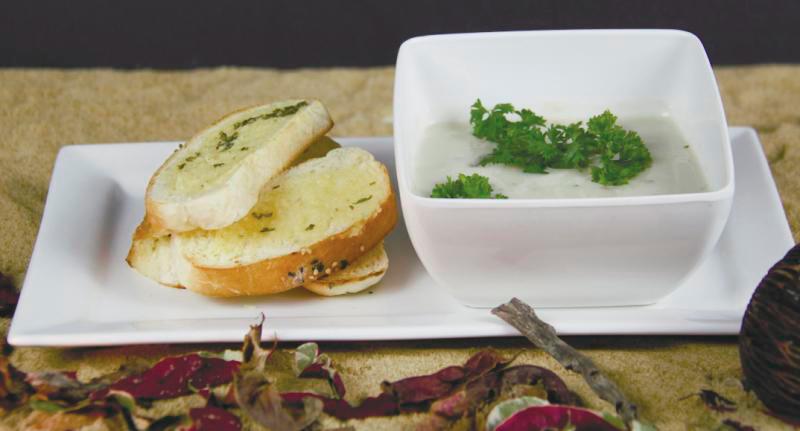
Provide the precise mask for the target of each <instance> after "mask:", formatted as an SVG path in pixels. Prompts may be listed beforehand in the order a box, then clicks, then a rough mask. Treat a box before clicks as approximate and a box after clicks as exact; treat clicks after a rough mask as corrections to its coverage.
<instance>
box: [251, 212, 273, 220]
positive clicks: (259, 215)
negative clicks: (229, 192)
mask: <svg viewBox="0 0 800 431" xmlns="http://www.w3.org/2000/svg"><path fill="white" fill-rule="evenodd" d="M251 214H252V216H253V217H255V218H256V220H261V219H262V218H265V217H272V213H271V212H269V213H257V212H254V213H251Z"/></svg>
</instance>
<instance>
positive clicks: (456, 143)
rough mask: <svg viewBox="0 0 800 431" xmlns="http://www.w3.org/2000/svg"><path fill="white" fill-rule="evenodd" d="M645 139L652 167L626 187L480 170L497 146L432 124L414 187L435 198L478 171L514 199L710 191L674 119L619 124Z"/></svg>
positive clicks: (463, 129) (566, 173) (555, 173)
mask: <svg viewBox="0 0 800 431" xmlns="http://www.w3.org/2000/svg"><path fill="white" fill-rule="evenodd" d="M620 125H621V126H623V127H625V128H626V129H629V130H634V131H636V132H637V133H639V135H640V136H641V137H642V140H643V141H644V143H645V145H646V146H647V148H648V149H649V150H650V154H651V155H652V157H653V165H652V166H651V167H650V168H649V169H647V170H645V171H644V172H642V173H640V174H639V175H637V176H636V177H635V178H633V179H632V180H631V181H630V182H629V183H628V184H626V185H622V186H604V185H602V184H598V183H594V182H592V176H591V173H590V171H589V170H588V169H587V170H584V171H578V170H575V169H548V173H547V174H530V173H524V172H522V170H520V169H519V168H516V167H511V166H505V165H487V166H478V161H479V160H480V159H481V157H482V156H484V155H486V154H489V153H490V152H491V151H492V149H493V148H494V146H495V144H493V143H491V142H488V141H484V140H482V139H478V138H476V137H474V136H472V133H471V130H472V129H471V128H470V126H469V124H466V123H455V122H453V123H436V124H433V125H431V126H429V127H428V128H427V129H426V130H425V132H424V134H423V138H422V144H421V146H420V148H419V150H418V152H417V154H416V163H415V179H414V188H415V191H416V193H417V194H419V195H421V196H430V194H431V190H433V186H434V185H435V184H436V183H442V182H444V181H445V179H446V178H447V176H448V175H449V176H450V177H452V178H454V179H455V178H457V177H458V174H459V173H463V174H466V175H471V174H474V173H477V174H480V175H483V176H485V177H488V178H489V182H490V184H491V185H492V187H493V188H494V192H495V193H502V194H504V195H506V196H508V197H509V198H585V197H614V196H643V195H658V194H673V193H696V192H704V191H707V190H708V184H707V182H706V179H705V176H704V175H703V172H702V170H701V168H700V164H699V163H698V161H697V157H696V156H695V154H694V151H692V148H691V146H690V145H689V143H688V142H686V139H685V138H684V137H683V136H682V135H681V133H680V130H678V127H677V126H676V125H675V123H674V121H672V120H671V119H670V118H669V117H642V118H630V119H626V120H625V121H620Z"/></svg>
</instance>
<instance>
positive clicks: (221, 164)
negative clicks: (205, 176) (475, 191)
mask: <svg viewBox="0 0 800 431" xmlns="http://www.w3.org/2000/svg"><path fill="white" fill-rule="evenodd" d="M213 166H214V167H215V168H218V167H220V166H225V163H214V165H213Z"/></svg>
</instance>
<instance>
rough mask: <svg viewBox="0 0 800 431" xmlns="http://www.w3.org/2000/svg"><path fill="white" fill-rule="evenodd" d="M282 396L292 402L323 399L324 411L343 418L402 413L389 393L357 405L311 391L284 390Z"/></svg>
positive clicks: (367, 399) (362, 417)
mask: <svg viewBox="0 0 800 431" xmlns="http://www.w3.org/2000/svg"><path fill="white" fill-rule="evenodd" d="M281 397H283V399H284V400H285V401H287V402H291V403H297V402H301V401H302V400H303V399H305V398H316V399H318V400H321V401H322V403H323V411H324V412H325V413H326V414H328V415H330V416H333V417H335V418H337V419H342V420H347V419H364V418H368V417H375V416H394V415H397V414H400V408H399V405H398V403H397V400H396V399H395V398H394V397H393V396H392V395H391V394H387V393H383V394H380V395H378V396H376V397H369V398H366V399H364V400H363V401H362V402H361V403H360V404H358V405H356V406H353V405H350V403H348V402H347V401H345V400H343V399H340V398H330V397H325V396H323V395H318V394H314V393H311V392H284V393H282V394H281Z"/></svg>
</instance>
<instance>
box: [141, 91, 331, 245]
mask: <svg viewBox="0 0 800 431" xmlns="http://www.w3.org/2000/svg"><path fill="white" fill-rule="evenodd" d="M309 102H311V104H310V106H311V105H313V108H314V109H316V110H317V111H319V112H317V115H315V114H313V113H310V114H308V115H306V116H307V117H308V118H309V121H295V122H292V123H290V124H289V125H288V129H287V131H285V132H284V133H285V134H287V135H288V137H287V138H286V141H292V142H293V143H294V144H295V148H294V151H292V153H291V154H290V157H287V158H286V159H285V160H282V161H281V168H280V169H278V170H277V171H276V172H273V173H272V175H263V174H262V173H261V169H260V167H259V158H258V157H256V156H252V157H249V158H247V159H245V160H244V161H243V162H242V165H241V166H240V167H239V168H238V169H237V171H236V173H234V175H233V176H231V178H230V179H228V181H227V182H226V183H225V184H223V185H221V186H220V187H218V188H216V189H215V190H213V191H211V192H209V193H206V194H203V195H201V196H198V197H197V198H194V199H190V200H188V201H185V202H159V201H157V200H156V199H154V198H153V189H154V187H155V185H156V182H157V180H158V178H159V176H160V175H161V173H162V172H163V170H164V169H166V168H167V167H168V166H170V165H171V164H172V162H173V159H175V158H177V157H182V156H184V155H185V153H183V152H182V151H180V150H179V151H175V152H173V153H172V154H171V155H170V156H169V157H168V158H167V159H166V160H165V161H164V163H163V164H162V165H161V166H160V167H159V168H158V170H156V172H155V173H154V174H153V176H152V177H151V178H150V181H149V182H148V184H147V192H146V194H145V222H146V224H147V226H148V232H149V234H150V235H152V236H163V235H166V234H168V233H177V232H186V231H190V230H193V229H198V228H199V229H219V228H222V227H225V226H227V225H229V224H232V223H234V222H236V221H237V220H239V219H240V218H241V217H243V216H245V215H246V214H247V213H248V211H249V210H250V208H252V206H253V205H255V203H256V202H257V200H258V193H259V190H260V189H261V187H262V186H263V185H264V184H266V183H267V182H268V181H269V180H270V179H271V178H272V177H274V175H276V174H278V173H280V172H282V171H283V170H285V169H286V168H288V167H289V166H290V165H291V164H292V161H293V160H295V159H296V158H298V157H299V156H300V155H301V154H302V153H303V150H305V149H306V148H308V146H310V145H311V144H312V143H313V142H314V141H316V140H317V139H319V138H321V137H322V136H324V135H325V134H326V133H327V132H328V131H329V130H330V129H331V128H332V127H333V120H331V118H330V115H328V113H327V110H326V109H325V107H324V106H323V105H322V104H321V103H319V102H318V101H315V100H310V101H309ZM255 107H257V106H252V107H248V108H243V109H240V110H237V111H235V112H232V113H229V114H227V115H225V116H223V117H222V118H220V119H218V120H217V121H215V122H214V123H213V124H211V125H210V126H208V127H206V128H205V129H203V130H202V131H200V132H199V133H197V134H195V135H194V136H193V137H192V138H191V139H189V140H188V141H187V146H186V148H188V147H189V146H190V145H191V143H192V142H194V141H195V140H197V139H201V138H202V137H203V135H204V134H205V133H206V132H207V131H208V130H209V129H212V128H214V127H216V126H218V125H219V124H220V123H222V122H224V121H226V120H228V119H229V118H230V117H232V116H235V115H237V114H240V113H241V112H244V111H247V110H249V109H252V108H255ZM308 109H309V110H310V109H311V108H308ZM301 112H303V113H305V112H306V111H301ZM298 115H305V114H298ZM309 128H310V129H311V130H310V133H308V132H309V130H308V129H309ZM254 154H255V153H254Z"/></svg>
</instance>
